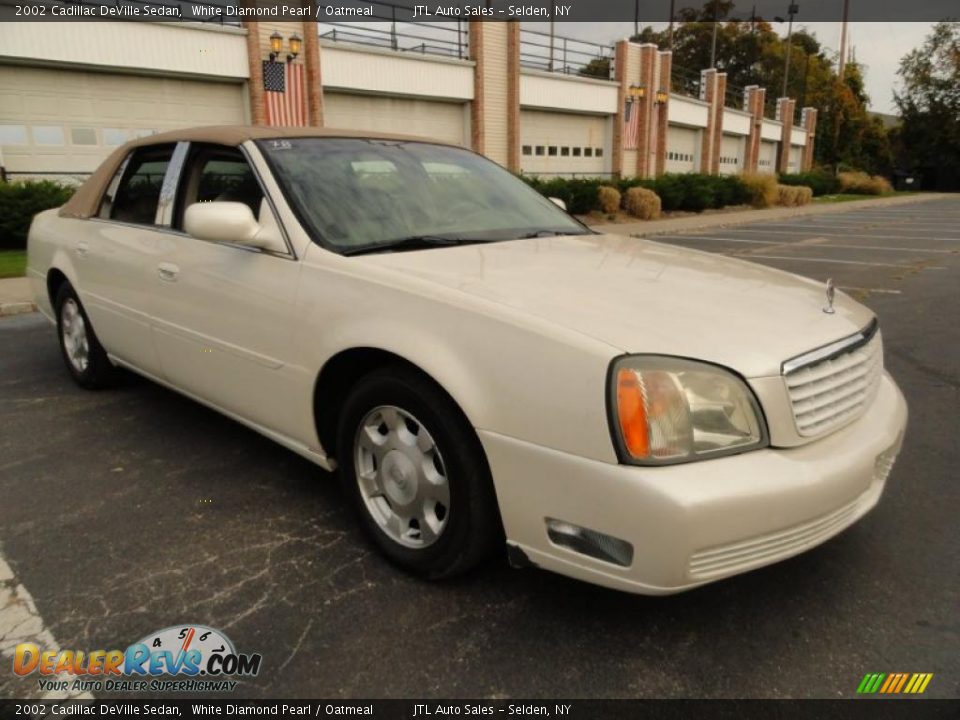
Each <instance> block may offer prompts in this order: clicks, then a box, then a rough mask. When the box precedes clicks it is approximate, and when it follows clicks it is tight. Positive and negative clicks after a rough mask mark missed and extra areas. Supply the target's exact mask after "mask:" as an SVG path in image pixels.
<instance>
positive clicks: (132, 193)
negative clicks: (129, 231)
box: [100, 145, 175, 225]
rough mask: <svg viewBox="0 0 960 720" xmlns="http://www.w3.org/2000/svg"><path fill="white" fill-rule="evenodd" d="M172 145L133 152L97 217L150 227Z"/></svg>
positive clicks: (112, 184)
mask: <svg viewBox="0 0 960 720" xmlns="http://www.w3.org/2000/svg"><path fill="white" fill-rule="evenodd" d="M174 147H175V145H159V146H152V147H144V148H138V149H137V150H134V151H133V153H132V154H131V155H130V157H129V158H128V159H127V161H126V162H125V163H124V165H123V166H122V167H121V169H120V173H121V176H120V180H119V182H116V180H115V181H114V182H112V183H111V184H110V188H109V189H108V190H107V193H106V195H105V196H104V198H103V201H102V202H101V204H100V217H102V218H106V219H110V220H118V221H120V222H127V223H134V224H137V225H154V224H156V220H157V205H158V203H159V201H160V190H161V188H162V187H163V178H164V175H166V172H167V166H168V165H169V164H170V158H171V157H172V156H173V150H174Z"/></svg>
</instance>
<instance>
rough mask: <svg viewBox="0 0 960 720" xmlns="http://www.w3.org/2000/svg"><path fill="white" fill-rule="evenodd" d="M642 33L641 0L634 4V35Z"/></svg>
mask: <svg viewBox="0 0 960 720" xmlns="http://www.w3.org/2000/svg"><path fill="white" fill-rule="evenodd" d="M639 34H640V0H636V2H634V4H633V37H637V35H639Z"/></svg>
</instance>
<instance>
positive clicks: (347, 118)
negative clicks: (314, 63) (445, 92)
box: [323, 91, 469, 145]
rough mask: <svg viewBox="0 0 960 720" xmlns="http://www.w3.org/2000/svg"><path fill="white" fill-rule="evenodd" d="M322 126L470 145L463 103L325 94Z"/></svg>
mask: <svg viewBox="0 0 960 720" xmlns="http://www.w3.org/2000/svg"><path fill="white" fill-rule="evenodd" d="M323 122H324V125H326V126H327V127H330V128H344V129H346V128H349V129H351V130H373V131H379V132H394V133H396V132H402V133H406V134H409V135H420V136H423V137H426V138H431V139H434V140H443V141H444V142H451V143H456V144H458V145H468V144H469V142H468V138H469V136H468V134H467V106H466V105H465V104H464V103H457V102H436V101H434V100H418V99H407V98H395V97H380V96H377V95H352V94H350V93H342V92H330V91H327V92H324V94H323Z"/></svg>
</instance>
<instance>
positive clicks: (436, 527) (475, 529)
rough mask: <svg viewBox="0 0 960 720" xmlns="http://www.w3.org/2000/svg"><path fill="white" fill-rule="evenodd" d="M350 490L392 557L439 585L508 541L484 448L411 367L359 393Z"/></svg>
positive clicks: (373, 377) (344, 446)
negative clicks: (503, 540)
mask: <svg viewBox="0 0 960 720" xmlns="http://www.w3.org/2000/svg"><path fill="white" fill-rule="evenodd" d="M337 447H338V459H339V462H340V475H341V481H342V483H343V485H344V489H345V491H346V492H347V494H348V495H349V496H350V497H351V499H352V501H353V504H354V505H355V507H356V510H357V511H358V513H359V515H360V518H361V520H362V522H363V525H364V527H365V528H366V529H367V531H368V532H369V534H370V535H371V537H372V538H373V540H374V542H375V543H376V544H377V545H378V546H379V548H380V549H381V550H382V551H383V552H384V554H385V555H387V557H389V558H390V559H391V560H393V561H394V562H395V563H396V564H398V565H400V566H401V567H403V568H405V569H407V570H410V571H413V572H415V573H417V574H420V575H424V576H426V577H430V578H444V577H451V576H454V575H457V574H460V573H463V572H465V571H467V570H469V569H470V568H472V567H473V566H475V565H476V564H477V563H479V562H480V561H481V560H482V559H483V558H484V557H486V556H487V555H488V554H489V553H490V552H491V551H492V550H493V549H495V548H496V547H497V545H498V542H499V541H500V539H501V530H500V519H499V514H498V512H497V507H496V499H495V497H494V493H493V484H492V482H491V479H490V471H489V469H488V467H487V462H486V458H485V457H484V454H483V450H482V448H481V447H480V442H479V440H478V439H477V437H476V434H475V433H474V431H473V429H472V428H471V427H470V425H469V423H468V422H467V420H466V418H465V417H464V416H463V413H462V412H461V411H460V410H459V408H458V407H457V406H456V405H455V404H454V402H453V401H452V400H451V399H450V398H449V396H447V395H446V393H444V392H443V391H442V390H441V389H440V388H438V387H437V386H436V385H435V384H434V383H432V382H431V381H430V380H429V379H427V378H426V377H424V376H423V375H421V374H420V373H418V372H416V371H414V370H412V369H409V368H406V367H402V366H397V367H391V368H385V369H382V370H377V371H375V372H373V373H371V374H370V375H367V376H366V377H364V378H362V379H361V380H360V381H359V382H358V383H357V385H356V386H355V387H354V388H353V389H352V391H351V392H350V395H349V396H348V398H347V400H346V403H345V405H344V410H343V412H342V413H341V417H340V426H339V432H338V444H337Z"/></svg>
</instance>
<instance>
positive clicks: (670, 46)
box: [667, 0, 673, 52]
mask: <svg viewBox="0 0 960 720" xmlns="http://www.w3.org/2000/svg"><path fill="white" fill-rule="evenodd" d="M667 49H668V50H669V51H670V52H673V0H670V30H669V31H668V33H667Z"/></svg>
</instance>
